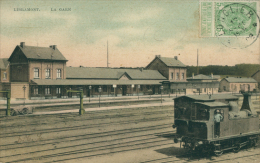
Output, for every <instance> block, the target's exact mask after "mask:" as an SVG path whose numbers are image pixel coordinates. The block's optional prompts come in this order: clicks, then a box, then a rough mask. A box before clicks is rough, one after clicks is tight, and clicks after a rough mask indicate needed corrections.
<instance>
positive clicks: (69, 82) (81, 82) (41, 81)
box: [31, 79, 162, 86]
mask: <svg viewBox="0 0 260 163" xmlns="http://www.w3.org/2000/svg"><path fill="white" fill-rule="evenodd" d="M161 82H162V80H77V79H57V80H56V79H34V80H32V82H31V84H35V85H49V86H50V85H132V84H135V85H161Z"/></svg>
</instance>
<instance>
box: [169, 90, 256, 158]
mask: <svg viewBox="0 0 260 163" xmlns="http://www.w3.org/2000/svg"><path fill="white" fill-rule="evenodd" d="M243 96H244V99H243V104H242V107H241V108H239V106H238V97H236V96H233V95H219V94H218V95H188V96H181V97H178V98H175V99H174V124H173V126H172V127H173V128H176V136H175V138H174V142H175V143H179V142H180V147H181V146H183V147H184V148H187V149H188V150H190V151H197V152H202V153H215V155H217V156H220V155H221V154H222V153H223V151H225V150H233V151H234V152H238V151H239V150H240V148H242V147H244V146H247V147H250V146H255V145H256V143H257V141H258V137H259V135H260V130H259V117H258V115H257V112H256V111H255V109H254V108H253V107H252V104H251V95H250V94H243Z"/></svg>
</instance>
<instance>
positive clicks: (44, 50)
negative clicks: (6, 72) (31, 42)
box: [8, 43, 67, 61]
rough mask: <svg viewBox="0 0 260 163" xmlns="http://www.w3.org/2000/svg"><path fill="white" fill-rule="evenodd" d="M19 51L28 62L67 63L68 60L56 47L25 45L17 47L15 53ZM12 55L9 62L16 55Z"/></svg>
mask: <svg viewBox="0 0 260 163" xmlns="http://www.w3.org/2000/svg"><path fill="white" fill-rule="evenodd" d="M17 49H19V50H21V51H22V53H23V54H24V55H25V57H26V58H27V59H28V60H52V61H67V59H66V58H65V57H64V56H63V55H62V53H61V52H60V51H59V49H58V48H57V46H56V45H52V46H50V47H38V46H26V45H25V43H23V44H22V43H21V45H17V46H16V48H15V50H14V52H15V51H16V50H17ZM14 52H13V53H12V54H11V56H10V58H9V59H8V61H10V60H11V58H12V57H13V55H14Z"/></svg>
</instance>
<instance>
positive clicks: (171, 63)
mask: <svg viewBox="0 0 260 163" xmlns="http://www.w3.org/2000/svg"><path fill="white" fill-rule="evenodd" d="M157 59H159V60H160V61H161V62H162V63H163V64H165V65H166V66H167V67H181V68H186V67H187V66H186V65H185V64H183V63H182V62H181V61H180V60H178V57H175V58H169V57H161V56H160V55H159V56H156V57H155V58H154V59H153V60H152V61H151V62H150V63H149V64H148V65H147V66H146V68H148V67H149V66H150V65H151V64H152V63H153V62H154V61H155V60H157Z"/></svg>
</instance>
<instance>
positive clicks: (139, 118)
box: [0, 108, 173, 162]
mask: <svg viewBox="0 0 260 163" xmlns="http://www.w3.org/2000/svg"><path fill="white" fill-rule="evenodd" d="M159 109H160V110H158V108H145V109H134V110H133V109H129V110H128V109H122V110H116V111H101V112H97V113H94V112H93V113H90V114H86V115H84V116H78V115H70V114H63V115H58V118H57V117H56V118H54V119H55V120H54V121H51V122H49V121H48V119H52V118H53V116H44V117H43V116H41V117H35V119H33V120H32V117H29V116H27V117H21V119H23V121H25V122H27V123H25V124H22V125H18V124H17V123H14V122H13V123H12V122H11V120H9V119H8V120H7V121H8V122H7V124H5V123H4V124H3V123H2V122H3V121H1V124H2V125H1V126H2V127H5V128H6V130H5V129H4V130H5V132H2V133H1V134H0V138H1V139H6V140H7V139H8V140H9V143H8V141H5V143H2V144H1V147H0V151H5V154H4V155H1V157H0V161H4V162H35V161H37V160H38V161H39V160H40V162H63V161H66V160H67V161H69V160H72V161H73V160H75V159H78V158H89V157H93V156H101V155H106V154H111V153H118V152H123V151H131V150H138V149H143V148H150V147H154V146H160V145H162V144H168V143H169V142H168V141H170V142H171V143H172V140H169V139H167V138H164V137H162V136H161V134H167V135H169V134H172V133H173V130H172V128H171V121H169V120H172V119H173V110H172V109H171V108H170V109H168V108H167V109H164V108H163V109H161V108H159ZM12 118H13V117H12ZM19 118H20V117H19ZM37 119H38V121H40V122H41V124H42V123H44V124H43V127H41V128H39V129H37V128H36V129H35V130H28V129H29V128H32V126H37V125H39V123H36V122H35V120H37ZM41 119H43V121H41ZM30 120H32V121H30ZM45 122H46V123H45ZM79 122H80V124H79ZM64 123H67V124H69V125H70V126H66V125H64ZM137 124H138V125H137ZM56 125H57V126H58V127H53V126H56ZM21 126H23V127H25V129H22V130H20V131H15V128H19V127H21ZM111 126H112V128H111V129H110V127H111ZM8 129H10V130H8ZM82 131H85V132H82ZM88 131H91V132H90V133H88ZM101 131H102V132H101ZM55 133H57V134H58V135H57V136H52V135H56V134H55ZM37 134H43V139H41V140H31V141H24V142H17V141H14V140H12V139H15V138H18V137H19V138H20V137H27V136H33V135H34V136H35V135H37ZM48 135H49V136H48ZM10 141H11V142H10ZM68 142H69V143H68ZM17 150H18V151H20V152H15V153H13V151H17Z"/></svg>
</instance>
